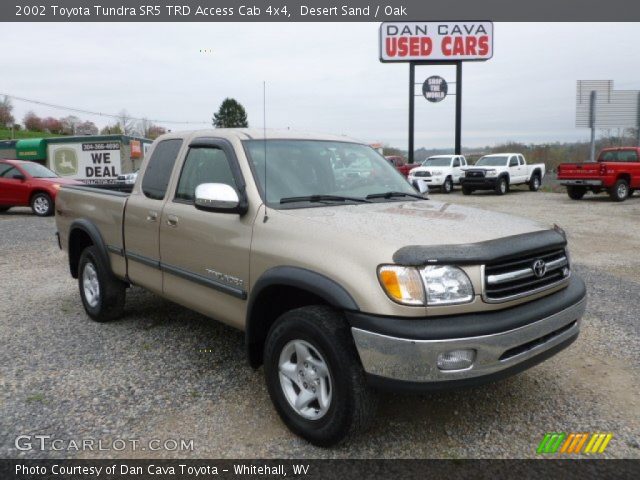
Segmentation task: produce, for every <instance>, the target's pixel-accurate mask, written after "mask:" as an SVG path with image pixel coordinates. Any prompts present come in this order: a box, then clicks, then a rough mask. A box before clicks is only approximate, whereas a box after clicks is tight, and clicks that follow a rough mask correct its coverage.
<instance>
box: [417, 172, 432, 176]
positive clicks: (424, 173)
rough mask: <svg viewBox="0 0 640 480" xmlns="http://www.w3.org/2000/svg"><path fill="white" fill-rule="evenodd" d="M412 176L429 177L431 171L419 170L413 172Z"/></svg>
mask: <svg viewBox="0 0 640 480" xmlns="http://www.w3.org/2000/svg"><path fill="white" fill-rule="evenodd" d="M413 176H414V177H430V176H431V172H424V171H420V172H416V173H414V174H413Z"/></svg>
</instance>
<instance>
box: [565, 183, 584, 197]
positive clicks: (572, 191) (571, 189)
mask: <svg viewBox="0 0 640 480" xmlns="http://www.w3.org/2000/svg"><path fill="white" fill-rule="evenodd" d="M585 193H587V189H586V188H585V187H580V186H574V185H569V186H567V195H569V198H570V199H571V200H580V199H581V198H582V197H584V194H585Z"/></svg>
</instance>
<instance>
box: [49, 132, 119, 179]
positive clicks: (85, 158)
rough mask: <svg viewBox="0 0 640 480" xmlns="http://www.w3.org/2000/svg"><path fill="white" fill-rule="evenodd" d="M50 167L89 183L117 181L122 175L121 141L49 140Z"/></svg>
mask: <svg viewBox="0 0 640 480" xmlns="http://www.w3.org/2000/svg"><path fill="white" fill-rule="evenodd" d="M47 158H48V159H49V160H48V161H49V168H50V169H51V170H53V171H54V172H56V173H57V174H58V175H60V176H61V177H67V178H75V179H77V180H81V181H83V182H86V183H114V182H115V181H116V178H117V177H118V175H120V167H121V164H120V142H113V141H111V142H81V143H50V144H49V147H48V154H47Z"/></svg>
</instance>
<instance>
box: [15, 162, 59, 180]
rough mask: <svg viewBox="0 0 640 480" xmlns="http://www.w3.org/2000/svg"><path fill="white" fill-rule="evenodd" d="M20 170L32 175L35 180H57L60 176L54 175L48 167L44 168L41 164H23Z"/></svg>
mask: <svg viewBox="0 0 640 480" xmlns="http://www.w3.org/2000/svg"><path fill="white" fill-rule="evenodd" d="M20 168H22V169H23V170H24V171H25V172H27V173H28V174H29V175H31V176H32V177H33V178H57V177H58V175H56V174H55V173H53V172H52V171H51V170H49V169H48V168H47V167H43V166H42V165H40V164H39V163H21V164H20Z"/></svg>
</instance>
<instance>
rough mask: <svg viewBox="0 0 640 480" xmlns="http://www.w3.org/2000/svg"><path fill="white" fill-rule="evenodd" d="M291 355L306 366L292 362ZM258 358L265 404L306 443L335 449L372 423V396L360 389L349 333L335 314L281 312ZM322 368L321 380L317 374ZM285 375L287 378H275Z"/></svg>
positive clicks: (357, 363)
mask: <svg viewBox="0 0 640 480" xmlns="http://www.w3.org/2000/svg"><path fill="white" fill-rule="evenodd" d="M297 351H300V352H305V358H308V359H310V361H309V362H302V363H301V362H298V355H297V353H293V352H297ZM264 355H265V356H264V370H265V379H266V383H267V389H268V390H269V395H270V397H271V401H272V402H273V404H274V406H275V408H276V410H277V412H278V414H279V415H280V418H281V419H282V421H283V422H284V423H285V425H287V427H288V428H289V429H290V430H291V431H292V432H294V433H295V434H297V435H299V436H301V437H302V438H304V439H306V440H307V441H309V442H310V443H312V444H314V445H317V446H322V447H328V446H331V445H335V444H336V443H339V442H340V441H342V440H344V439H345V438H346V437H347V436H350V435H354V434H355V433H356V432H359V431H362V430H364V429H366V427H367V426H368V425H369V424H370V422H371V421H372V420H373V418H374V416H375V411H376V406H377V395H376V394H375V392H373V391H372V390H371V389H370V388H369V387H368V386H367V384H366V380H365V374H364V370H363V369H362V366H361V364H360V359H359V357H358V354H357V352H356V349H355V346H354V345H353V338H352V337H351V331H350V329H349V327H348V325H347V323H346V321H345V319H344V317H343V316H342V315H341V314H340V313H338V312H336V311H335V310H333V309H331V308H329V307H325V306H309V307H302V308H298V309H295V310H291V311H289V312H286V313H284V314H283V315H282V316H280V318H278V319H277V320H276V322H275V323H274V324H273V326H272V327H271V329H270V330H269V334H268V335H267V340H266V344H265V354H264ZM323 366H324V367H326V371H327V372H328V374H327V375H324V376H323V375H321V374H320V375H319V374H318V372H322V371H324V367H323ZM314 368H317V370H313V369H314ZM286 371H288V372H289V375H291V377H289V376H287V375H285V374H282V373H281V372H286ZM312 385H316V386H315V387H313V386H312ZM305 386H306V389H305ZM312 388H315V389H316V390H314V391H313V392H312V391H311V389H312ZM323 393H324V395H323ZM305 395H306V399H307V403H306V404H303V405H306V407H304V406H301V407H300V408H299V409H298V410H296V407H295V401H296V399H299V398H305V397H304V396H305ZM314 396H315V398H314ZM321 397H324V398H325V401H324V402H322V403H321V401H320V398H321ZM327 397H328V398H327ZM310 398H314V399H313V400H311V401H309V399H310ZM323 403H324V406H323ZM323 410H324V411H323Z"/></svg>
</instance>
